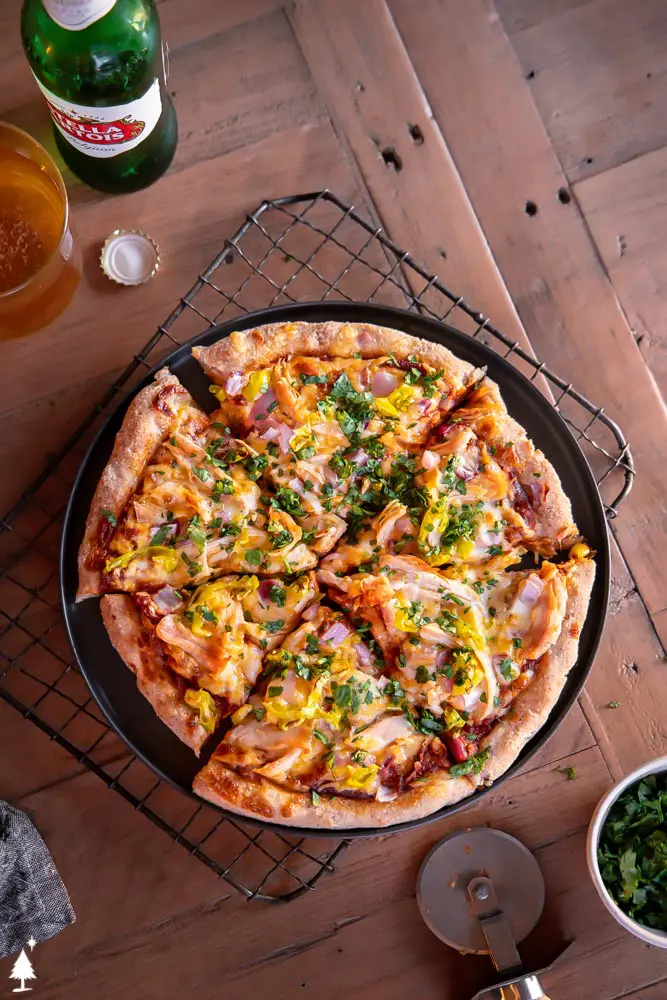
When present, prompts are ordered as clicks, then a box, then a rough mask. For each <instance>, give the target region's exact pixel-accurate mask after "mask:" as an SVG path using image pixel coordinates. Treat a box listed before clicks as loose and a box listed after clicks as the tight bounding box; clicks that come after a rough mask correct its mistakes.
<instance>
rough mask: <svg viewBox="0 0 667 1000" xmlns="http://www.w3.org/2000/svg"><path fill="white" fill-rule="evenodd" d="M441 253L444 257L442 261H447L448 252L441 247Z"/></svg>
mask: <svg viewBox="0 0 667 1000" xmlns="http://www.w3.org/2000/svg"><path fill="white" fill-rule="evenodd" d="M439 252H440V256H441V257H442V259H443V260H447V251H446V250H443V249H442V247H440V251H439Z"/></svg>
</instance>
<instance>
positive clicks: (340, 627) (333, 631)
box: [320, 622, 350, 643]
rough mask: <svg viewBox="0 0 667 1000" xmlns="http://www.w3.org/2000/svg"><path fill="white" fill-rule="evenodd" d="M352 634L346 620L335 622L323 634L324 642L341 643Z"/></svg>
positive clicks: (322, 639)
mask: <svg viewBox="0 0 667 1000" xmlns="http://www.w3.org/2000/svg"><path fill="white" fill-rule="evenodd" d="M349 634H350V630H349V628H348V627H347V625H346V624H345V622H334V623H333V625H330V626H329V628H328V629H327V630H326V632H325V633H324V635H322V636H321V637H320V638H321V641H322V642H330V643H339V642H342V641H343V639H345V638H346V637H347V636H348V635H349Z"/></svg>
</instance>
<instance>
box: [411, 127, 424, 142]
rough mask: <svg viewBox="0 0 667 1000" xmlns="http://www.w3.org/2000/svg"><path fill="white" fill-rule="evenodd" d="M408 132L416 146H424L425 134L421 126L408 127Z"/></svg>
mask: <svg viewBox="0 0 667 1000" xmlns="http://www.w3.org/2000/svg"><path fill="white" fill-rule="evenodd" d="M408 132H409V133H410V138H411V139H412V141H413V142H414V144H415V146H423V145H424V133H423V132H422V130H421V129H420V127H419V125H408Z"/></svg>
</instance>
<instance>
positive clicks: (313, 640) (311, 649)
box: [306, 632, 320, 656]
mask: <svg viewBox="0 0 667 1000" xmlns="http://www.w3.org/2000/svg"><path fill="white" fill-rule="evenodd" d="M319 651H320V641H319V639H318V638H317V636H316V635H313V634H312V632H309V633H308V635H307V636H306V652H307V653H308V654H309V655H310V656H315V655H316V654H317V653H319Z"/></svg>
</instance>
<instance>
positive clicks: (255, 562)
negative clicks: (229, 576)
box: [244, 549, 262, 566]
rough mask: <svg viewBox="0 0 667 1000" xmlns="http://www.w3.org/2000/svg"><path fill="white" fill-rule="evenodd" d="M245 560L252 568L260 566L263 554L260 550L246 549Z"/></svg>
mask: <svg viewBox="0 0 667 1000" xmlns="http://www.w3.org/2000/svg"><path fill="white" fill-rule="evenodd" d="M244 558H245V561H246V562H247V563H249V564H250V566H259V564H260V563H261V561H262V553H261V552H260V550H259V549H246V552H245V556H244Z"/></svg>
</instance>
